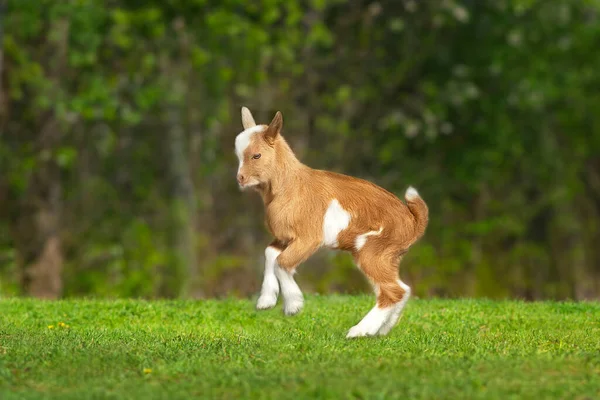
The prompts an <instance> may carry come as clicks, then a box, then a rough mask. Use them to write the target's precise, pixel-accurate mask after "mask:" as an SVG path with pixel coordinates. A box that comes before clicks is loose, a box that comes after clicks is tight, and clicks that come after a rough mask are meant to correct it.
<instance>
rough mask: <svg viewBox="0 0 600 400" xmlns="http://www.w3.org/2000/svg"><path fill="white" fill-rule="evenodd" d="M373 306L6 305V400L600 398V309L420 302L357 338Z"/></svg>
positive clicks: (338, 302) (0, 375)
mask: <svg viewBox="0 0 600 400" xmlns="http://www.w3.org/2000/svg"><path fill="white" fill-rule="evenodd" d="M372 301H373V300H372V298H371V297H367V296H363V297H350V296H326V297H319V296H309V297H308V298H307V302H306V307H305V309H304V311H303V312H302V313H301V314H299V315H297V316H295V317H284V316H283V315H282V313H281V308H280V306H279V307H277V308H276V309H274V310H270V311H263V312H256V311H254V309H253V303H251V302H249V301H241V300H227V301H203V302H193V301H186V302H184V301H155V302H146V301H133V300H132V301H91V300H90V301H82V300H72V301H60V302H43V301H35V300H1V301H0V398H1V399H3V400H9V399H37V398H57V399H58V398H60V399H78V400H79V399H88V398H110V399H118V398H135V399H190V398H194V397H196V398H197V397H202V398H211V399H248V398H264V399H275V398H276V399H287V398H289V399H300V398H307V399H308V398H310V399H313V398H331V399H349V398H364V399H400V398H402V399H405V398H412V399H421V398H423V399H433V398H436V399H457V400H458V399H471V398H481V399H507V398H525V399H552V398H560V399H593V398H600V304H598V303H552V302H543V303H522V302H494V301H479V300H477V301H476V300H454V301H450V300H411V301H410V302H409V304H408V306H407V308H406V309H405V314H404V317H403V318H402V319H401V320H400V323H399V325H398V326H397V327H396V328H395V329H394V330H393V331H392V332H391V334H390V335H389V336H388V337H385V338H363V339H355V340H347V339H345V334H346V332H347V330H348V329H349V328H350V327H351V326H352V325H354V324H355V323H356V322H358V321H359V320H360V318H362V317H363V315H364V314H365V313H366V312H367V311H368V310H369V309H370V308H371V306H372ZM59 322H63V323H65V324H68V325H69V327H68V328H67V327H58V326H57V325H58V323H59ZM49 325H54V326H55V327H54V328H53V329H49V328H48V326H49ZM145 368H149V369H151V372H149V371H146V373H145V372H144V369H145Z"/></svg>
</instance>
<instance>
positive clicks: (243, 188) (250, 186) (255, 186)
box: [239, 181, 260, 192]
mask: <svg viewBox="0 0 600 400" xmlns="http://www.w3.org/2000/svg"><path fill="white" fill-rule="evenodd" d="M259 185H260V182H258V181H253V182H248V183H246V184H245V185H239V187H240V190H241V191H242V192H247V191H248V190H250V189H255V190H256V189H258V187H259Z"/></svg>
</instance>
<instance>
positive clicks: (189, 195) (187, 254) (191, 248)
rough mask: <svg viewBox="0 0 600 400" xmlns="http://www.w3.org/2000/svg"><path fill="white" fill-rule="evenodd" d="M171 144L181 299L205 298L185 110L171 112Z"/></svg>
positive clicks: (175, 251)
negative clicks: (183, 112) (198, 250)
mask: <svg viewBox="0 0 600 400" xmlns="http://www.w3.org/2000/svg"><path fill="white" fill-rule="evenodd" d="M168 123H169V127H168V129H167V130H168V134H167V137H168V140H169V153H170V162H169V164H170V167H171V168H170V169H171V179H172V195H171V218H172V244H173V246H174V255H175V257H174V259H175V260H174V261H175V263H176V265H175V268H176V271H177V273H176V275H178V276H179V277H180V278H181V281H180V283H179V289H178V295H179V296H181V297H189V296H190V297H201V295H202V292H201V290H200V287H199V282H198V259H197V255H196V228H195V221H196V196H195V193H194V185H193V182H192V177H191V171H190V166H189V156H188V152H187V151H186V148H187V146H186V135H185V134H184V128H183V126H182V118H181V109H180V108H178V107H176V106H175V105H171V106H170V107H169V111H168Z"/></svg>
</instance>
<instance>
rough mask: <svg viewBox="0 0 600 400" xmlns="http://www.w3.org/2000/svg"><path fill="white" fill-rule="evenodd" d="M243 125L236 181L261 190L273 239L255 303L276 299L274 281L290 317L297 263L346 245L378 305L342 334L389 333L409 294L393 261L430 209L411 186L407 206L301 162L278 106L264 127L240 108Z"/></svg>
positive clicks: (297, 305) (297, 297) (299, 299)
mask: <svg viewBox="0 0 600 400" xmlns="http://www.w3.org/2000/svg"><path fill="white" fill-rule="evenodd" d="M242 125H243V127H244V131H243V132H241V133H240V134H239V135H237V137H236V139H235V151H236V154H237V156H238V158H239V168H238V173H237V180H238V183H239V185H240V187H241V188H242V189H247V188H253V189H255V190H257V191H258V192H259V193H260V195H261V196H262V199H263V202H264V205H265V211H266V223H267V227H268V228H269V231H270V232H271V233H272V235H273V236H274V237H275V239H274V240H273V242H272V243H271V244H269V246H268V247H267V248H266V250H265V258H266V261H265V272H264V280H263V284H262V290H261V294H260V297H259V299H258V302H257V305H256V306H257V308H258V309H260V310H263V309H268V308H272V307H274V306H275V304H276V303H277V296H278V295H279V287H280V286H281V293H282V295H283V301H284V312H285V314H287V315H294V314H296V313H298V312H299V311H300V310H301V309H302V306H303V304H304V299H303V295H302V292H301V290H300V288H299V287H298V285H297V284H296V282H295V280H294V272H295V270H296V267H298V265H299V264H300V263H302V262H303V261H305V260H306V259H307V258H308V257H310V256H311V255H312V254H313V253H314V252H315V251H317V250H318V249H319V248H320V247H322V246H325V247H328V248H333V249H340V250H344V251H349V252H351V253H352V255H353V256H354V259H355V261H356V263H357V265H358V267H359V268H360V269H361V270H362V271H363V273H364V274H365V275H366V276H367V278H368V279H369V280H370V281H371V283H372V284H373V286H374V288H375V293H376V296H377V303H376V305H375V307H373V309H372V310H371V311H370V312H369V313H368V314H367V315H366V316H365V317H364V318H363V319H362V320H361V321H360V322H359V323H358V324H357V325H355V326H354V327H352V328H351V329H350V331H349V332H348V334H347V337H349V338H351V337H358V336H373V335H377V334H379V335H386V334H387V333H388V332H389V331H390V330H391V329H392V328H393V327H394V326H395V325H396V323H397V322H398V318H399V317H400V314H401V312H402V309H403V308H404V306H405V305H406V302H407V301H408V298H409V297H410V287H409V286H408V285H406V284H405V283H404V282H402V281H401V280H400V277H399V275H398V264H399V263H400V261H401V259H402V257H403V256H404V254H406V252H407V251H408V249H409V247H410V246H411V245H412V244H414V243H415V242H416V241H417V240H418V239H419V238H420V237H421V236H423V234H424V233H425V229H426V227H427V224H428V218H429V217H428V215H429V211H428V208H427V205H426V204H425V202H424V201H423V199H422V198H421V197H420V196H419V194H418V193H417V191H416V190H415V189H414V188H412V187H409V188H408V190H407V191H406V194H405V196H404V197H405V199H406V204H404V203H403V202H401V201H400V200H399V199H398V198H397V197H396V196H394V195H393V194H392V193H390V192H388V191H386V190H385V189H382V188H381V187H379V186H377V185H374V184H373V183H370V182H368V181H365V180H362V179H358V178H353V177H350V176H346V175H342V174H337V173H333V172H328V171H322V170H316V169H312V168H310V167H308V166H306V165H304V164H302V163H301V162H300V161H299V160H298V159H297V158H296V156H295V155H294V152H293V151H292V149H291V148H290V146H289V145H288V144H287V142H286V141H285V139H284V138H283V137H282V136H281V128H282V126H283V118H282V115H281V113H280V112H277V114H276V115H275V118H273V121H271V123H270V124H269V125H257V124H256V123H255V122H254V118H253V117H252V114H251V113H250V110H248V109H247V108H246V107H244V108H242Z"/></svg>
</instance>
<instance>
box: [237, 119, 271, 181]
mask: <svg viewBox="0 0 600 400" xmlns="http://www.w3.org/2000/svg"><path fill="white" fill-rule="evenodd" d="M242 123H243V125H244V131H243V132H241V133H240V134H239V135H237V137H236V138H235V153H236V155H237V157H238V160H239V162H240V164H239V167H238V172H237V181H238V183H239V185H240V188H242V189H247V188H251V187H257V186H259V185H261V184H264V183H267V182H268V181H269V180H270V179H271V176H272V174H273V171H274V168H275V167H276V165H275V148H274V146H273V144H274V141H275V138H276V137H277V135H278V134H279V131H280V129H281V125H282V118H281V113H279V112H278V113H277V114H276V115H275V118H274V119H273V121H272V122H271V124H269V125H268V126H267V125H256V123H255V122H254V118H253V117H252V114H250V110H248V109H247V108H246V107H244V108H242Z"/></svg>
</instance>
